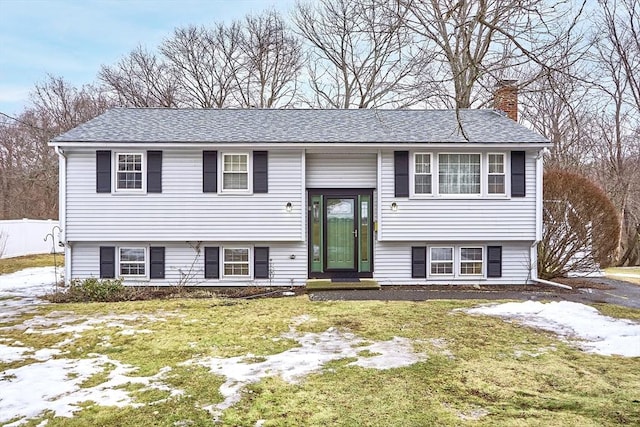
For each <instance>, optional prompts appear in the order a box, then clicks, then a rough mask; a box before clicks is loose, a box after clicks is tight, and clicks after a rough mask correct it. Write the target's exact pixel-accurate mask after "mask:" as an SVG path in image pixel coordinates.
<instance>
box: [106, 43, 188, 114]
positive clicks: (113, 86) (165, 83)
mask: <svg viewBox="0 0 640 427" xmlns="http://www.w3.org/2000/svg"><path fill="white" fill-rule="evenodd" d="M98 78H99V79H100V80H101V81H102V82H103V83H104V84H105V85H106V86H107V88H109V89H110V90H111V91H112V92H114V93H115V96H116V97H117V99H118V104H119V105H121V106H127V107H178V106H180V102H179V88H178V85H177V84H176V81H175V79H174V78H173V76H172V75H171V72H170V69H169V67H168V65H167V64H166V63H164V62H163V60H162V59H160V58H158V57H157V56H156V55H154V54H153V53H151V52H149V51H148V50H146V49H144V48H143V47H142V46H138V47H137V48H136V49H135V50H133V51H132V52H131V53H129V55H127V56H125V57H124V58H122V59H121V60H120V61H118V63H116V64H115V65H113V66H107V65H103V66H102V67H101V69H100V72H99V73H98Z"/></svg>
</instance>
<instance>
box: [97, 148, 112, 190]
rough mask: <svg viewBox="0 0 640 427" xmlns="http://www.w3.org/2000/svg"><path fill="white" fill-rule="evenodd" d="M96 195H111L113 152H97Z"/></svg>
mask: <svg viewBox="0 0 640 427" xmlns="http://www.w3.org/2000/svg"><path fill="white" fill-rule="evenodd" d="M96 193H111V151H109V150H98V151H96Z"/></svg>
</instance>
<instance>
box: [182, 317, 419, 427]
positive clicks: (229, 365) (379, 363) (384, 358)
mask: <svg viewBox="0 0 640 427" xmlns="http://www.w3.org/2000/svg"><path fill="white" fill-rule="evenodd" d="M308 320H309V317H308V316H299V317H297V318H295V319H293V322H292V323H293V325H296V324H300V323H302V322H305V321H308ZM282 337H283V338H288V339H292V340H295V341H296V342H297V343H298V344H300V347H296V348H292V349H289V350H286V351H284V352H282V353H277V354H272V355H269V356H264V357H261V358H260V359H259V361H257V362H256V361H255V356H254V355H252V354H247V355H244V356H236V357H230V358H217V357H207V358H199V359H193V360H190V361H187V362H184V363H183V364H185V365H189V364H197V365H201V366H204V367H206V368H208V369H209V370H210V371H211V372H212V373H213V374H216V375H222V376H224V377H226V381H225V382H224V383H223V384H222V385H221V386H220V394H222V396H223V397H224V401H223V402H222V403H219V404H217V405H211V406H208V407H206V408H205V409H207V410H209V411H210V412H211V413H212V414H213V415H214V416H216V417H217V416H219V415H220V411H222V410H224V409H227V408H229V407H231V406H233V405H234V404H236V403H237V402H238V401H240V398H241V391H242V389H243V388H244V387H246V386H247V385H249V384H252V383H255V382H258V381H260V380H261V379H262V378H265V377H271V376H280V377H281V378H282V379H283V380H284V381H287V382H289V383H296V382H298V381H299V380H300V379H301V378H302V377H304V376H306V375H308V374H310V373H312V372H316V371H318V370H320V369H321V368H322V366H323V365H324V364H326V363H328V362H330V361H333V360H338V359H344V358H356V359H357V360H356V361H354V362H352V363H350V365H354V366H361V367H366V368H375V369H391V368H399V367H404V366H409V365H412V364H414V363H416V362H419V361H422V360H425V359H426V358H427V356H426V355H424V354H422V353H415V352H414V350H413V346H412V345H411V341H410V340H408V339H406V338H399V337H395V338H393V339H392V340H390V341H384V342H378V343H372V344H369V345H367V346H363V345H362V343H363V342H365V341H364V340H363V339H362V338H359V337H357V336H356V335H354V334H352V333H350V332H341V331H339V330H338V329H336V328H329V329H327V330H326V331H325V332H322V333H306V334H300V333H298V332H296V331H295V329H294V328H293V326H292V327H291V328H290V330H289V332H288V333H286V334H283V335H282ZM364 351H369V352H371V353H375V355H374V356H372V357H364V356H359V355H358V353H360V352H364Z"/></svg>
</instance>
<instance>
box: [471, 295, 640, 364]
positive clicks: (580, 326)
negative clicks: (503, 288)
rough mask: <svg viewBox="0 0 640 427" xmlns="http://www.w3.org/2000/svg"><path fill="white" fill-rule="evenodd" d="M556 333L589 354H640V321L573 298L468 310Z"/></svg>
mask: <svg viewBox="0 0 640 427" xmlns="http://www.w3.org/2000/svg"><path fill="white" fill-rule="evenodd" d="M466 311H467V313H470V314H486V315H489V316H498V317H502V318H506V319H513V320H515V321H517V322H519V323H522V324H525V325H528V326H533V327H536V328H539V329H544V330H546V331H551V332H555V333H557V334H558V335H560V336H561V337H564V338H565V339H567V340H569V341H570V342H572V343H574V344H576V345H577V346H578V347H580V348H581V349H583V350H584V351H587V352H589V353H596V354H601V355H605V356H611V355H619V356H625V357H640V324H638V323H636V322H632V321H630V320H626V319H614V318H612V317H609V316H603V315H602V314H600V313H599V312H598V310H596V309H595V308H593V307H590V306H588V305H584V304H579V303H575V302H569V301H559V302H549V303H542V302H538V301H525V302H509V303H505V304H498V305H488V306H483V307H478V308H472V309H470V310H466Z"/></svg>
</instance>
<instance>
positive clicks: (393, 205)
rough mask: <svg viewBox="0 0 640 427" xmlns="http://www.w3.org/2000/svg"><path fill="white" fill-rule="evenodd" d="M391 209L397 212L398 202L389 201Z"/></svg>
mask: <svg viewBox="0 0 640 427" xmlns="http://www.w3.org/2000/svg"><path fill="white" fill-rule="evenodd" d="M391 210H392V211H393V212H398V204H397V203H396V202H393V203H391Z"/></svg>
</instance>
